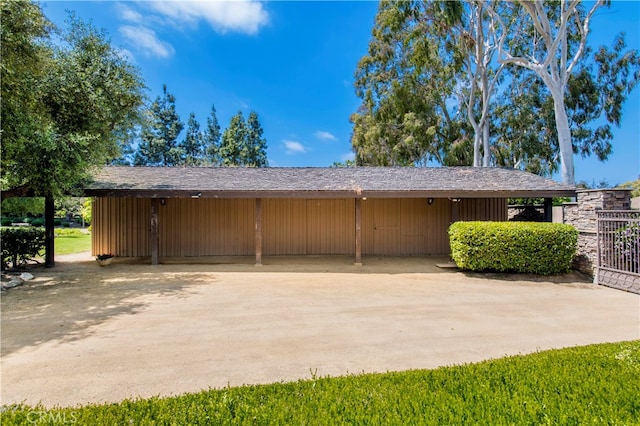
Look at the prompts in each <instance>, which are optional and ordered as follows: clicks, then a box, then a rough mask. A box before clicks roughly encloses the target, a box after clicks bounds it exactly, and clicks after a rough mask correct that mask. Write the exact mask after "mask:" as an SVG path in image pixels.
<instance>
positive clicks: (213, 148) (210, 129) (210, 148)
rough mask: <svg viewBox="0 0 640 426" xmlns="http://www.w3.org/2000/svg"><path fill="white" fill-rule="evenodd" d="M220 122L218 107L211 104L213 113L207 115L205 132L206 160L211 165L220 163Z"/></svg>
mask: <svg viewBox="0 0 640 426" xmlns="http://www.w3.org/2000/svg"><path fill="white" fill-rule="evenodd" d="M220 136H221V133H220V124H219V123H218V117H217V116H216V107H215V105H211V113H210V114H209V117H207V127H206V128H205V130H204V133H203V136H202V138H203V145H204V151H205V152H204V162H205V164H209V165H214V166H217V165H220V164H221V161H220V155H219V150H220Z"/></svg>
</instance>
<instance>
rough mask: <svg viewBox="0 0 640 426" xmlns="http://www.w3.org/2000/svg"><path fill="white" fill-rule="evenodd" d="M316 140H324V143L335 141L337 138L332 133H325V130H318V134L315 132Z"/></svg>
mask: <svg viewBox="0 0 640 426" xmlns="http://www.w3.org/2000/svg"><path fill="white" fill-rule="evenodd" d="M313 135H314V136H315V137H316V138H318V139H320V140H322V141H335V140H336V137H335V136H333V135H332V134H331V133H329V132H325V131H324V130H318V131H317V132H315V133H314V134H313Z"/></svg>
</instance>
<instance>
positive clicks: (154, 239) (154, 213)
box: [150, 198, 160, 265]
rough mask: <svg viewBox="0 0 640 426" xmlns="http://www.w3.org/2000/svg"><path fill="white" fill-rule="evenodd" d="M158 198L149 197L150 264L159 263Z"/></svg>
mask: <svg viewBox="0 0 640 426" xmlns="http://www.w3.org/2000/svg"><path fill="white" fill-rule="evenodd" d="M159 205H160V200H159V199H157V198H152V199H151V236H150V240H151V241H150V243H151V264H152V265H159V264H160V238H159V232H158V216H159V215H158V213H159V212H158V210H159Z"/></svg>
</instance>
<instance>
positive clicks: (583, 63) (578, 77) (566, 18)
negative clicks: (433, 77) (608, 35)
mask: <svg viewBox="0 0 640 426" xmlns="http://www.w3.org/2000/svg"><path fill="white" fill-rule="evenodd" d="M607 3H608V2H605V1H597V2H595V3H593V4H592V5H591V7H590V8H589V9H588V10H585V9H584V8H583V7H582V4H581V3H580V2H579V1H566V0H562V1H560V2H543V1H519V2H517V4H511V3H509V4H506V3H505V5H508V6H509V7H510V8H512V9H513V10H514V11H515V13H512V14H511V15H508V16H509V17H515V19H516V20H509V19H506V17H505V14H504V13H501V12H499V11H497V10H496V9H495V8H494V7H493V5H492V4H490V3H488V2H486V3H485V5H486V7H487V10H489V11H490V13H491V14H492V15H493V16H494V17H495V22H496V23H497V30H498V31H500V36H499V43H498V49H499V55H500V56H499V60H500V62H501V63H503V64H506V65H508V66H509V67H510V68H511V69H512V70H513V68H514V67H515V68H520V70H526V71H529V72H533V73H535V75H536V76H537V77H538V78H539V79H540V80H541V81H542V82H543V83H544V86H545V89H546V91H545V90H542V88H541V87H539V86H537V85H531V86H530V87H531V88H534V89H535V90H537V91H538V96H543V95H544V94H545V93H546V95H547V96H548V99H546V101H542V100H539V101H538V103H543V102H546V105H547V109H546V111H547V113H546V114H544V115H543V116H542V117H547V118H548V117H549V114H548V112H549V102H550V103H551V105H552V107H553V108H552V111H553V122H550V120H548V119H547V120H545V122H542V121H540V120H538V121H537V122H538V126H537V127H534V128H538V129H540V130H544V134H545V136H546V140H547V141H548V146H547V147H546V148H549V147H550V148H551V151H552V152H553V153H554V155H546V159H547V161H548V170H550V171H552V170H554V169H555V167H557V165H558V163H559V166H560V171H561V176H562V180H563V182H565V183H568V184H573V183H574V182H575V166H574V153H579V154H581V155H583V156H587V155H592V154H595V155H596V156H597V157H598V158H599V159H600V160H604V159H606V158H607V156H608V155H609V154H610V152H611V149H612V147H611V140H612V138H613V135H612V132H611V128H610V124H615V125H619V124H620V120H621V117H622V106H623V105H624V102H625V101H626V99H627V97H628V94H629V93H630V92H631V90H633V88H634V87H636V85H637V83H638V81H639V79H640V56H639V55H638V52H637V51H625V50H624V49H625V47H626V46H625V43H624V36H623V35H620V36H618V37H617V38H616V40H615V42H614V45H613V47H612V48H607V47H601V48H599V49H598V51H597V52H596V53H595V54H594V55H593V56H592V55H591V53H592V51H591V49H590V47H589V46H588V45H587V37H588V34H589V31H590V27H591V25H592V24H591V20H592V17H593V15H594V13H595V11H596V10H597V9H598V8H600V7H603V6H604V5H605V4H607ZM519 73H520V71H517V70H513V71H512V74H513V75H516V79H518V78H520V77H518V75H519ZM525 78H527V79H528V77H525ZM529 81H531V80H529ZM513 105H514V106H516V104H515V103H514V104H513ZM525 105H526V104H525ZM526 107H527V106H525V108H526ZM525 115H526V112H525ZM602 119H604V120H602ZM512 121H513V120H512ZM599 121H604V124H600V125H598V122H599ZM520 125H522V122H520ZM593 126H596V127H595V128H593ZM551 129H553V130H555V131H554V132H553V134H551V132H552V130H551Z"/></svg>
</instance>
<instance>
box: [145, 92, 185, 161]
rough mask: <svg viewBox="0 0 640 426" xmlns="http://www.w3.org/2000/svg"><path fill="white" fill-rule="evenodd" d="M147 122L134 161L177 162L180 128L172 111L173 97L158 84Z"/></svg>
mask: <svg viewBox="0 0 640 426" xmlns="http://www.w3.org/2000/svg"><path fill="white" fill-rule="evenodd" d="M148 113H149V117H148V122H147V124H146V125H145V126H144V128H143V129H142V135H141V141H140V145H139V146H138V151H137V152H136V155H135V159H134V164H135V165H150V166H175V165H177V164H179V163H180V161H181V157H182V155H183V152H182V149H181V148H180V147H179V146H177V140H178V135H179V134H180V132H181V131H182V129H183V128H184V123H182V122H181V121H180V116H179V115H178V113H177V112H176V98H175V96H173V95H172V94H171V93H169V92H168V91H167V85H166V84H165V85H163V86H162V97H160V96H158V97H157V98H156V100H155V101H154V102H153V104H151V108H150V109H149V111H148Z"/></svg>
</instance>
